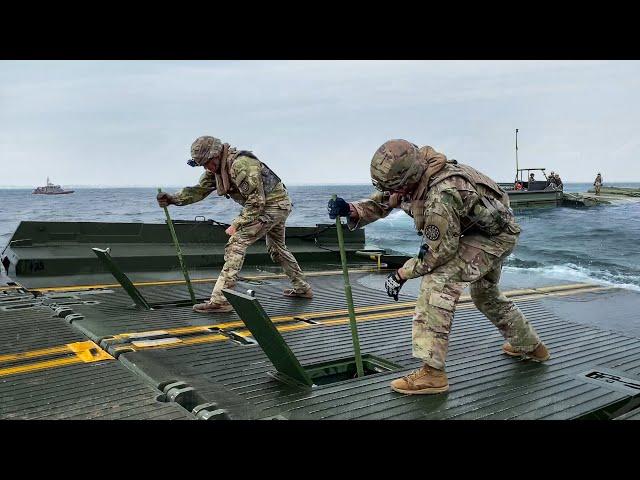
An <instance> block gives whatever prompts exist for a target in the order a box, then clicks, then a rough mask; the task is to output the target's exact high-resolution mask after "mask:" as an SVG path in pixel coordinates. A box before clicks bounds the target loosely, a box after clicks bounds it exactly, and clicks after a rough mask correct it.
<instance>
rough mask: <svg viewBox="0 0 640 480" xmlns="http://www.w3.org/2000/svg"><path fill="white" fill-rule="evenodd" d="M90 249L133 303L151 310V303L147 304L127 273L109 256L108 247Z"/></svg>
mask: <svg viewBox="0 0 640 480" xmlns="http://www.w3.org/2000/svg"><path fill="white" fill-rule="evenodd" d="M91 250H93V253H95V254H96V256H97V257H98V258H99V259H100V261H101V262H102V263H103V264H104V266H105V267H107V269H108V270H109V271H110V272H111V275H113V276H114V277H115V279H116V280H117V281H118V283H119V284H120V285H122V288H123V289H124V291H125V292H127V293H128V294H129V296H130V297H131V299H132V300H133V301H134V303H135V304H136V305H138V306H139V307H142V308H144V309H145V310H151V305H149V303H148V302H147V300H146V299H145V298H144V297H143V296H142V294H141V293H140V291H139V290H138V289H137V288H136V286H135V285H134V284H133V282H132V281H131V280H129V277H127V275H126V274H125V273H124V272H123V271H122V270H120V267H118V265H116V263H115V262H114V261H113V258H111V254H110V253H109V249H108V248H107V249H106V250H102V249H101V248H92V249H91Z"/></svg>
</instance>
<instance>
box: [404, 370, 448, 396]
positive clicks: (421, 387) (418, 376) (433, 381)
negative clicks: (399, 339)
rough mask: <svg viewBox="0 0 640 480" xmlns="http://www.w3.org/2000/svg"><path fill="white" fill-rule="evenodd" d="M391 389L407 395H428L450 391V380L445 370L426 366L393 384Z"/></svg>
mask: <svg viewBox="0 0 640 480" xmlns="http://www.w3.org/2000/svg"><path fill="white" fill-rule="evenodd" d="M391 388H392V389H393V390H395V391H396V392H399V393H406V394H407V395H414V394H418V395H428V394H433V393H442V392H446V391H447V390H449V380H447V373H446V372H445V371H444V370H436V369H435V368H432V367H430V366H429V365H427V364H425V365H424V366H423V367H422V368H420V369H418V370H415V371H413V372H411V373H410V374H409V375H407V376H405V377H402V378H398V379H397V380H394V381H393V382H391Z"/></svg>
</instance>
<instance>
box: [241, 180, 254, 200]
mask: <svg viewBox="0 0 640 480" xmlns="http://www.w3.org/2000/svg"><path fill="white" fill-rule="evenodd" d="M238 190H240V193H242V194H243V195H245V196H246V195H249V194H250V193H251V185H250V184H249V182H248V181H247V180H243V181H242V182H240V185H238Z"/></svg>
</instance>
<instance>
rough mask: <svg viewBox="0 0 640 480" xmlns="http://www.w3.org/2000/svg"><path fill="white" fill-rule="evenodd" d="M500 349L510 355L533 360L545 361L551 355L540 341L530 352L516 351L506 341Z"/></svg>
mask: <svg viewBox="0 0 640 480" xmlns="http://www.w3.org/2000/svg"><path fill="white" fill-rule="evenodd" d="M502 351H503V352H504V353H506V354H507V355H510V356H512V357H524V358H529V359H531V360H533V361H535V362H545V361H547V360H549V358H550V357H551V355H549V350H547V347H545V345H544V343H542V342H540V343H539V344H538V346H537V347H536V348H535V350H533V351H531V352H517V351H516V350H514V348H513V347H512V346H511V344H510V343H509V342H507V343H505V344H504V345H503V346H502Z"/></svg>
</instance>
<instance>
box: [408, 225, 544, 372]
mask: <svg viewBox="0 0 640 480" xmlns="http://www.w3.org/2000/svg"><path fill="white" fill-rule="evenodd" d="M516 238H517V237H516V235H512V234H510V233H502V234H500V235H498V236H496V237H494V238H487V237H485V236H483V235H481V234H474V235H469V236H465V237H464V238H463V239H461V240H460V245H459V248H458V251H457V252H456V254H455V255H454V257H453V258H452V259H451V260H449V261H447V262H445V263H444V264H442V265H440V266H439V267H436V268H435V269H433V270H432V271H431V272H430V273H429V274H427V275H424V276H423V277H422V283H421V284H420V292H419V294H418V299H417V301H416V309H415V313H414V316H413V328H412V335H411V336H412V342H413V356H414V357H416V358H420V359H422V360H423V361H424V362H425V363H426V364H428V365H429V366H431V367H433V368H437V369H439V370H444V369H445V365H446V358H447V352H448V350H449V333H450V332H451V324H452V321H453V315H454V313H455V309H456V304H457V302H458V299H459V298H460V295H461V294H462V291H463V290H464V289H465V288H466V287H467V286H468V285H469V284H471V288H470V290H471V291H470V293H471V299H472V300H473V303H474V304H475V305H476V307H477V308H478V310H480V311H481V312H482V313H483V314H484V315H485V316H486V317H487V318H488V319H489V320H490V321H491V322H492V323H493V324H494V325H495V326H496V327H497V328H498V330H499V331H500V333H501V334H502V336H503V337H504V338H505V340H507V341H508V342H509V343H510V344H511V345H512V346H513V349H514V350H516V351H521V352H530V351H532V350H534V349H535V348H536V346H537V345H538V343H540V339H539V338H538V335H537V334H536V332H535V330H534V329H533V327H532V326H531V324H530V323H529V322H528V321H527V319H526V318H525V317H524V315H523V314H522V312H521V311H520V310H519V309H518V307H517V306H516V305H515V304H514V303H513V302H512V301H511V300H509V299H508V298H507V297H505V296H504V294H502V293H501V292H500V290H499V288H498V282H499V280H500V272H501V269H502V261H503V259H504V258H506V257H507V256H508V255H509V254H510V253H511V252H512V251H513V248H515V244H516ZM487 247H488V248H487ZM486 250H491V251H493V252H497V251H500V250H501V251H502V255H499V256H496V255H493V254H491V253H488V252H487V251H486ZM414 260H415V259H411V260H409V262H414ZM409 262H408V263H409ZM405 268H406V264H405Z"/></svg>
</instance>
